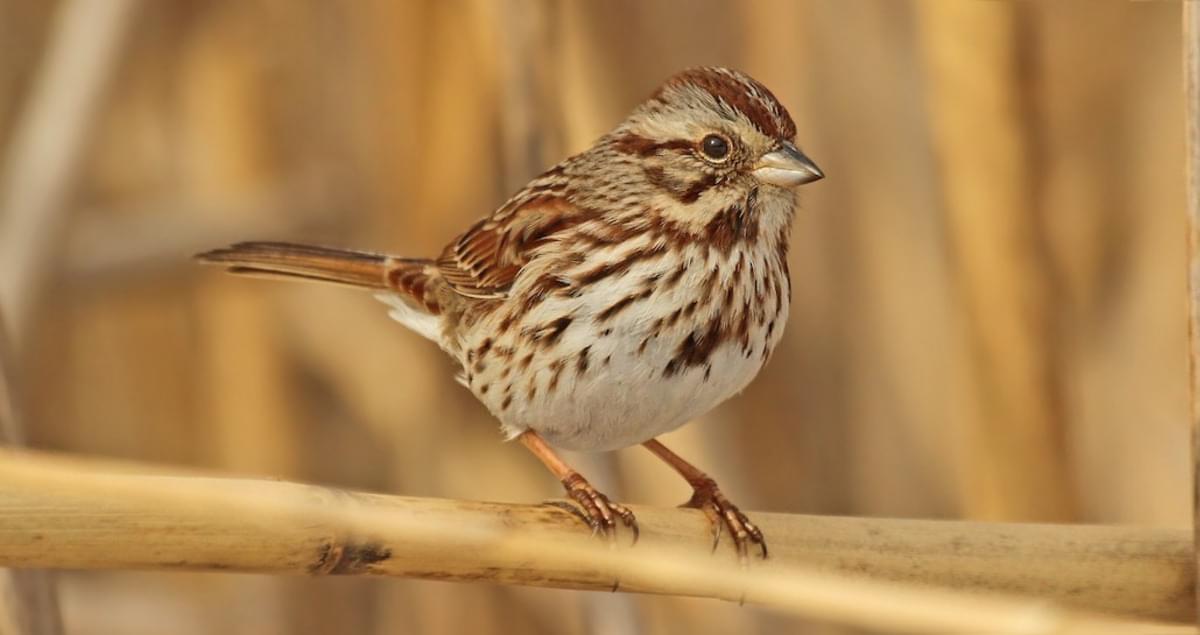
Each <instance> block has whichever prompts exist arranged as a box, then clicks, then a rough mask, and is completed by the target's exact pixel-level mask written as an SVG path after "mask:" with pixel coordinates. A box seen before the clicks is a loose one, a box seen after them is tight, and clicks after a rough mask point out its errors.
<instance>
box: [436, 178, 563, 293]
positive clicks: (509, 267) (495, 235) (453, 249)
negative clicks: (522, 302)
mask: <svg viewBox="0 0 1200 635" xmlns="http://www.w3.org/2000/svg"><path fill="white" fill-rule="evenodd" d="M581 220H583V214H581V213H580V211H579V210H578V208H576V207H575V206H574V205H572V204H571V203H569V202H568V201H566V200H565V199H563V198H561V197H559V196H553V195H541V196H533V197H532V198H528V199H527V200H525V201H524V202H522V203H520V204H518V205H514V206H506V207H504V208H501V209H500V210H499V211H497V212H496V213H495V214H494V215H492V216H490V217H488V218H485V219H483V220H481V221H479V222H478V223H476V224H475V225H474V226H473V227H471V229H468V230H467V231H466V233H464V234H463V235H461V236H459V237H458V239H456V240H455V241H454V242H452V243H450V244H449V245H448V246H447V247H446V249H445V250H444V251H442V255H441V256H440V257H439V258H438V260H437V266H438V269H439V270H440V271H441V274H442V277H443V278H444V279H445V280H446V282H447V283H449V285H450V287H451V288H453V289H454V290H455V291H456V292H458V293H459V294H461V295H465V296H468V297H472V298H499V297H503V296H504V295H505V294H507V292H508V290H509V288H510V287H511V286H512V283H513V280H515V279H516V277H517V273H518V272H520V271H521V268H522V267H524V266H525V264H526V263H528V262H529V260H530V259H531V258H532V257H533V252H534V250H535V249H536V248H537V247H539V246H541V245H543V244H545V243H546V242H547V241H548V240H550V239H551V238H552V237H553V235H554V234H556V233H558V232H560V231H562V230H564V229H566V228H568V227H570V226H572V225H574V224H576V223H578V222H580V221H581Z"/></svg>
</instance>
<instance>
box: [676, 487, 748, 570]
mask: <svg viewBox="0 0 1200 635" xmlns="http://www.w3.org/2000/svg"><path fill="white" fill-rule="evenodd" d="M692 487H693V488H694V492H693V493H692V498H691V499H690V500H688V502H686V503H684V504H683V507H691V508H694V509H699V510H701V511H703V512H704V514H705V515H706V516H708V520H709V522H710V523H712V527H713V546H712V548H713V551H716V550H717V545H718V544H719V543H720V542H721V532H722V529H728V530H729V535H730V537H732V538H733V544H734V545H735V546H736V547H737V554H738V562H739V563H741V564H742V566H745V565H746V564H747V562H748V561H749V554H750V545H751V544H754V545H757V546H758V548H759V550H760V551H761V553H762V558H763V560H766V559H767V542H766V540H764V539H763V533H762V530H760V529H759V528H758V526H756V525H755V524H754V523H752V522H750V519H749V518H747V517H746V515H745V514H743V513H742V510H740V509H738V508H737V505H734V504H733V503H731V502H730V501H729V499H728V498H725V494H722V493H721V490H720V488H718V487H717V483H716V482H715V481H713V480H712V479H704V480H702V481H697V482H694V483H692Z"/></svg>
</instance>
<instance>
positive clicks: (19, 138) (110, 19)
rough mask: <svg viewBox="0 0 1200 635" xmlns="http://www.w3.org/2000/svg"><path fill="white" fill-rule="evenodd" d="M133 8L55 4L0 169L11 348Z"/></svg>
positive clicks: (81, 0) (78, 1)
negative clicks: (39, 62) (41, 58)
mask: <svg viewBox="0 0 1200 635" xmlns="http://www.w3.org/2000/svg"><path fill="white" fill-rule="evenodd" d="M137 7H138V2H137V0H111V1H105V2H92V1H90V0H72V1H69V2H64V3H61V4H60V6H59V7H58V9H57V14H56V18H55V20H54V23H53V26H52V29H51V33H50V36H49V39H48V41H49V44H48V46H47V49H46V53H45V56H44V61H43V62H42V67H41V68H40V69H39V71H38V73H37V77H36V78H35V79H34V82H33V87H32V89H31V91H30V95H29V98H28V100H27V101H26V103H25V106H24V108H23V109H22V112H21V114H20V116H19V117H18V120H17V123H16V125H15V127H14V130H13V138H12V143H11V144H9V146H8V151H7V153H5V155H4V156H3V163H0V168H2V171H0V307H4V309H5V312H6V313H7V314H8V325H7V326H8V329H9V332H10V333H11V334H12V337H13V343H14V345H16V346H20V345H21V344H22V342H23V341H24V340H25V337H24V335H25V332H26V330H27V327H28V324H29V320H30V317H31V313H32V310H33V307H34V306H35V304H36V300H37V295H36V291H37V288H38V285H39V284H40V283H41V281H42V280H43V278H44V277H45V276H46V275H47V270H48V269H49V268H50V265H51V263H52V257H53V249H52V248H53V245H54V243H55V242H56V240H57V239H58V236H59V234H60V232H61V229H62V225H63V220H64V217H65V214H66V207H67V203H68V197H69V196H70V194H71V191H72V190H73V188H74V183H75V180H76V177H77V175H78V172H79V165H80V163H81V159H82V156H83V153H84V151H85V150H86V147H87V143H88V140H89V138H90V137H91V132H92V122H93V121H94V120H95V117H96V114H97V112H98V111H99V110H100V107H101V105H102V102H103V97H104V94H105V92H106V88H107V87H108V85H109V83H110V81H111V80H112V78H113V76H114V74H115V73H114V71H115V69H116V67H117V61H118V59H119V57H120V55H119V54H120V52H121V48H122V44H123V43H124V41H125V39H126V38H125V34H126V33H127V31H128V27H129V25H130V23H131V22H132V21H133V18H134V16H135V14H136V9H137Z"/></svg>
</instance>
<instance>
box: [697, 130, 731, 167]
mask: <svg viewBox="0 0 1200 635" xmlns="http://www.w3.org/2000/svg"><path fill="white" fill-rule="evenodd" d="M700 151H701V152H703V153H704V156H706V157H708V158H709V159H710V160H713V161H723V160H725V157H727V156H729V141H728V140H726V139H725V137H722V136H721V135H717V134H710V135H708V136H707V137H704V139H703V140H702V141H700Z"/></svg>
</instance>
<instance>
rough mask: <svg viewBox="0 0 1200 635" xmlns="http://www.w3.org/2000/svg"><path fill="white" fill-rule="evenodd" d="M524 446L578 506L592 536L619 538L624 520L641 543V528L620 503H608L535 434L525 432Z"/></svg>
mask: <svg viewBox="0 0 1200 635" xmlns="http://www.w3.org/2000/svg"><path fill="white" fill-rule="evenodd" d="M517 438H518V439H520V441H521V444H522V445H524V446H525V447H526V448H528V449H529V451H530V452H532V453H533V455H534V456H536V457H537V458H538V459H539V460H540V461H541V462H542V463H543V464H544V465H545V466H546V468H547V469H549V470H550V472H551V473H552V474H554V476H556V477H558V480H559V481H561V482H562V484H563V488H564V489H566V491H567V496H570V497H571V499H572V500H574V501H575V502H576V503H578V504H579V507H580V509H579V510H578V511H576V510H574V509H572V511H574V512H575V513H576V514H577V515H579V516H581V517H582V518H583V520H584V521H585V522H586V523H587V524H588V526H589V527H591V528H592V533H594V534H595V533H603V534H604V535H605V536H607V537H608V538H609V539H615V538H616V535H617V519H618V518H619V519H621V522H622V523H624V525H625V526H626V527H628V528H629V529H631V530H632V531H633V541H634V542H637V539H638V524H637V519H636V518H634V516H633V512H631V511H629V508H628V507H625V506H624V505H622V504H620V503H614V502H612V501H610V500H608V497H607V496H605V495H604V494H602V493H601V492H600V491H598V490H597V489H596V488H594V487H592V484H591V483H589V482H587V480H586V479H585V478H583V476H582V475H580V474H579V472H576V471H575V470H574V468H572V467H571V466H570V465H567V463H566V462H565V461H563V460H562V457H560V456H558V454H556V453H555V452H554V450H552V449H551V448H550V446H549V445H547V444H546V442H545V441H544V440H543V439H542V437H540V436H538V434H537V433H536V432H534V431H533V430H526V431H525V432H522V433H521V435H520V436H519V437H517Z"/></svg>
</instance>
